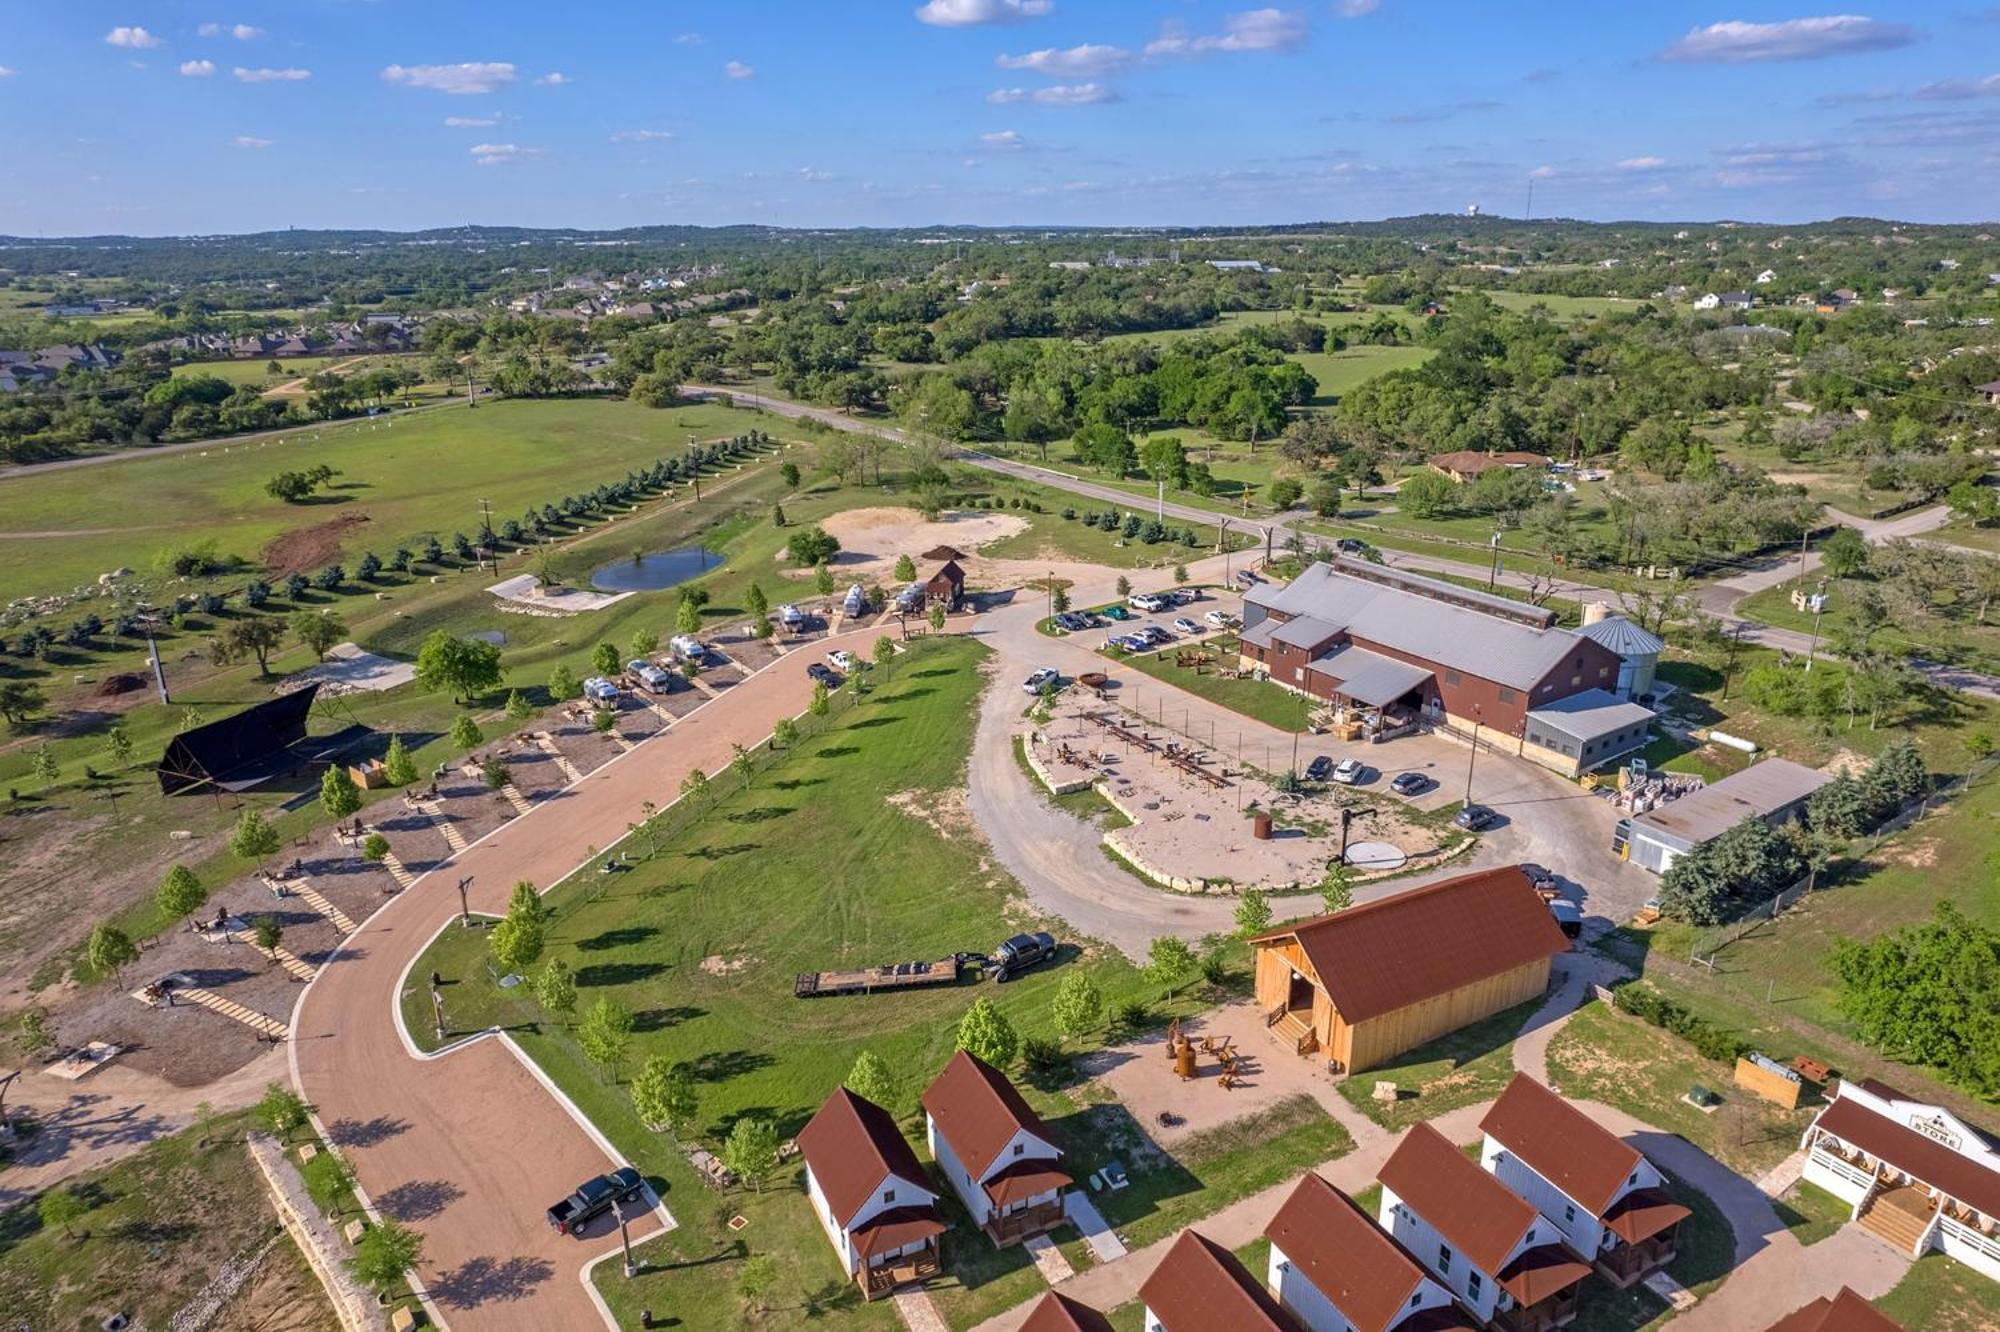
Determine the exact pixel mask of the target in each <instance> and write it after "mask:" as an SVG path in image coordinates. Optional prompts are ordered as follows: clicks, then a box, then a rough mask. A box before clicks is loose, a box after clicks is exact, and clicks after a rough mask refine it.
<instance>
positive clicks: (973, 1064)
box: [923, 1050, 1053, 1179]
mask: <svg viewBox="0 0 2000 1332" xmlns="http://www.w3.org/2000/svg"><path fill="white" fill-rule="evenodd" d="M923 1101H924V1113H926V1114H928V1115H929V1116H930V1117H931V1122H932V1123H933V1124H935V1125H936V1126H937V1131H938V1134H939V1136H941V1137H942V1138H943V1139H944V1140H945V1141H946V1142H948V1143H950V1144H951V1152H952V1155H953V1156H956V1157H957V1158H958V1162H959V1164H960V1165H962V1166H964V1167H965V1168H966V1169H967V1170H970V1171H971V1172H972V1177H973V1178H974V1179H979V1178H981V1177H982V1176H984V1175H985V1174H986V1172H987V1171H988V1170H991V1169H992V1168H993V1164H994V1162H996V1161H997V1160H999V1159H1000V1153H1001V1152H1003V1151H1005V1150H1006V1149H1007V1144H1008V1143H1010V1142H1012V1141H1013V1140H1014V1135H1015V1134H1017V1133H1020V1132H1022V1131H1024V1130H1025V1131H1026V1132H1028V1133H1030V1134H1033V1135H1034V1136H1035V1137H1037V1138H1040V1139H1041V1140H1042V1141H1043V1142H1048V1141H1049V1131H1048V1128H1047V1127H1046V1126H1045V1125H1043V1123H1042V1119H1041V1116H1040V1115H1037V1114H1036V1113H1035V1112H1034V1111H1033V1110H1031V1109H1029V1108H1028V1103H1027V1102H1026V1101H1025V1100H1023V1099H1021V1093H1020V1091H1019V1090H1018V1089H1017V1088H1016V1087H1015V1086H1014V1084H1013V1083H1012V1082H1010V1081H1008V1080H1007V1075H1006V1074H1005V1073H1002V1072H1001V1071H1000V1070H999V1069H997V1068H995V1067H993V1066H992V1065H991V1064H989V1063H987V1062H986V1061H984V1060H982V1059H979V1058H978V1057H976V1056H974V1055H970V1054H967V1053H966V1052H965V1051H963V1050H960V1051H959V1052H958V1053H957V1054H954V1055H953V1056H952V1057H951V1062H950V1063H947V1064H946V1065H945V1066H944V1071H943V1072H941V1073H939V1074H938V1075H937V1077H936V1078H934V1079H932V1081H931V1085H930V1086H929V1087H927V1088H925V1089H924V1098H923ZM1051 1145H1053V1144H1051Z"/></svg>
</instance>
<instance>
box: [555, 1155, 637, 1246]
mask: <svg viewBox="0 0 2000 1332" xmlns="http://www.w3.org/2000/svg"><path fill="white" fill-rule="evenodd" d="M645 1187H646V1181H645V1180H643V1179H641V1178H639V1172H638V1171H636V1170H634V1169H633V1168H632V1167H631V1166H620V1167H618V1169H616V1170H614V1171H612V1172H611V1173H610V1174H608V1175H599V1176H598V1177H597V1178H596V1179H591V1180H585V1181H584V1182H583V1183H582V1184H580V1185H578V1186H577V1190H576V1192H575V1193H572V1194H570V1195H569V1197H567V1198H564V1199H563V1200H562V1201H561V1202H559V1203H557V1204H556V1205H555V1206H554V1207H551V1208H549V1224H550V1225H551V1226H554V1227H555V1231H556V1233H557V1234H558V1235H574V1234H576V1233H577V1232H578V1231H580V1230H582V1229H583V1228H584V1227H585V1226H587V1225H589V1224H590V1223H591V1222H592V1221H593V1220H595V1219H596V1218H597V1217H600V1216H602V1215H603V1214H604V1213H606V1212H608V1211H610V1210H611V1204H612V1203H614V1202H624V1201H625V1200H627V1199H628V1198H636V1197H638V1196H639V1194H640V1192H641V1191H642V1190H643V1189H644V1188H645Z"/></svg>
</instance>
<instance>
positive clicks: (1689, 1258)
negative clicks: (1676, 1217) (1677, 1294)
mask: <svg viewBox="0 0 2000 1332" xmlns="http://www.w3.org/2000/svg"><path fill="white" fill-rule="evenodd" d="M1662 1173H1663V1174H1664V1173H1665V1172H1662ZM1666 1189H1667V1193H1668V1194H1669V1195H1670V1196H1671V1197H1672V1198H1673V1199H1674V1201H1676V1202H1678V1203H1680V1204H1681V1205H1682V1206H1683V1207H1686V1208H1687V1209H1688V1211H1689V1212H1691V1213H1692V1215H1691V1216H1689V1217H1688V1219H1687V1220H1685V1221H1683V1222H1681V1230H1680V1243H1679V1250H1678V1252H1677V1253H1676V1254H1675V1257H1674V1260H1673V1261H1672V1262H1671V1263H1668V1264H1667V1273H1668V1275H1670V1276H1672V1277H1673V1278H1674V1280H1676V1281H1678V1282H1680V1283H1681V1284H1682V1285H1683V1286H1686V1287H1687V1288H1688V1289H1689V1290H1691V1291H1693V1292H1694V1293H1695V1295H1696V1296H1697V1297H1699V1296H1703V1295H1706V1294H1708V1293H1709V1292H1710V1291H1712V1290H1714V1289H1715V1288H1716V1287H1717V1286H1719V1285H1721V1284H1722V1279H1723V1278H1724V1277H1726V1276H1728V1275H1729V1272H1730V1269H1731V1268H1732V1267H1733V1266H1734V1264H1735V1259H1736V1241H1735V1237H1734V1235H1733V1234H1732V1233H1731V1231H1730V1229H1729V1222H1728V1220H1727V1219H1725V1218H1724V1217H1723V1215H1722V1213H1721V1211H1720V1210H1719V1209H1717V1207H1716V1205H1715V1204H1714V1203H1712V1202H1710V1201H1709V1200H1708V1195H1707V1194H1705V1193H1703V1192H1701V1191H1700V1190H1699V1189H1694V1188H1690V1187H1688V1185H1686V1184H1685V1183H1683V1182H1682V1181H1681V1180H1679V1179H1677V1178H1676V1177H1674V1176H1673V1175H1667V1177H1666ZM1667 1312H1668V1308H1667V1304H1666V1301H1664V1300H1662V1299H1660V1298H1658V1297H1657V1296H1655V1295H1654V1294H1653V1293H1652V1292H1651V1291H1649V1290H1647V1289H1646V1288H1645V1286H1643V1285H1637V1286H1633V1287H1632V1288H1631V1289H1629V1290H1619V1289H1618V1288H1617V1287H1615V1286H1613V1285H1612V1284H1611V1283H1610V1282H1608V1281H1605V1280H1604V1279H1603V1278H1601V1277H1596V1276H1593V1277H1590V1278H1588V1279H1587V1280H1586V1281H1585V1282H1584V1285H1583V1294H1582V1297H1581V1298H1580V1299H1579V1300H1578V1301H1577V1311H1576V1321H1575V1322H1574V1323H1572V1324H1570V1327H1571V1328H1572V1329H1576V1330H1577V1332H1636V1329H1639V1328H1646V1327H1652V1326H1654V1325H1655V1324H1657V1323H1659V1322H1660V1321H1661V1320H1662V1319H1663V1318H1664V1317H1665V1316H1666V1314H1667Z"/></svg>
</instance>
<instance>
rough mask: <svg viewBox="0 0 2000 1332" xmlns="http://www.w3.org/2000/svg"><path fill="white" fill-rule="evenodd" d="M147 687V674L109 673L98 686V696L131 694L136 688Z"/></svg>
mask: <svg viewBox="0 0 2000 1332" xmlns="http://www.w3.org/2000/svg"><path fill="white" fill-rule="evenodd" d="M145 687H146V677H145V676H143V675H131V674H128V673H124V672H120V673H119V674H117V675H107V676H105V677H104V679H103V680H102V681H101V682H100V683H99V684H98V686H97V696H98V697H99V698H110V697H111V696H112V695H113V694H129V693H131V692H132V691H133V690H134V689H144V688H145Z"/></svg>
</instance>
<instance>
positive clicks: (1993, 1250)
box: [1937, 1216, 2000, 1262]
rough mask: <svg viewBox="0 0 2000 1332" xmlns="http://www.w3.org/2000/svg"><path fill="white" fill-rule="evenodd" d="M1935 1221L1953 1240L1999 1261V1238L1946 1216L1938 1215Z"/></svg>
mask: <svg viewBox="0 0 2000 1332" xmlns="http://www.w3.org/2000/svg"><path fill="white" fill-rule="evenodd" d="M1937 1223H1938V1228H1939V1229H1940V1230H1942V1231H1943V1232H1944V1233H1945V1234H1946V1235H1948V1236H1949V1237H1951V1238H1952V1239H1953V1240H1956V1241H1957V1242H1958V1243H1960V1244H1963V1245H1964V1246H1965V1247H1967V1248H1968V1249H1972V1250H1973V1251H1975V1252H1977V1253H1981V1254H1984V1255H1985V1256H1986V1257H1987V1258H1989V1259H1991V1260H1993V1261H1994V1262H2000V1239H1995V1238H1994V1237H1993V1236H1991V1235H1988V1234H1985V1233H1984V1232H1982V1231H1980V1230H1977V1229H1975V1228H1974V1227H1972V1226H1968V1225H1966V1224H1965V1223H1964V1222H1963V1221H1954V1220H1952V1219H1951V1218H1950V1217H1948V1216H1939V1217H1938V1219H1937Z"/></svg>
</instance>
